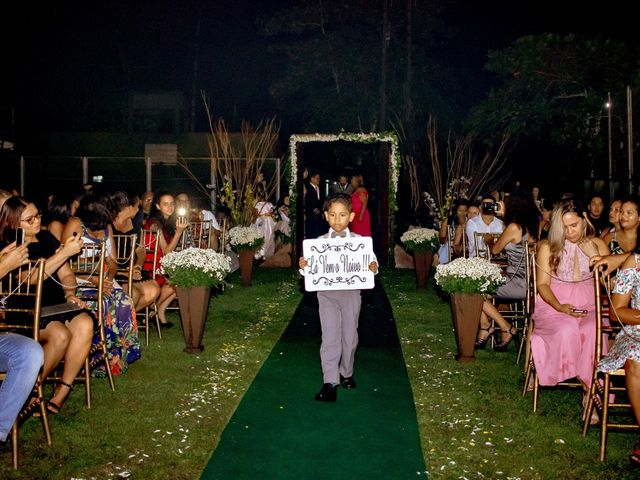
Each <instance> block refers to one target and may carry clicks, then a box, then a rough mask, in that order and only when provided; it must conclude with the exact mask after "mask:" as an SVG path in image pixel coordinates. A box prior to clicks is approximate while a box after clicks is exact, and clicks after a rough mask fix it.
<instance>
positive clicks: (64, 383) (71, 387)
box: [59, 380, 73, 390]
mask: <svg viewBox="0 0 640 480" xmlns="http://www.w3.org/2000/svg"><path fill="white" fill-rule="evenodd" d="M59 383H60V385H64V386H65V387H67V388H68V389H69V390H73V384H72V383H67V382H63V381H62V380H60V382H59Z"/></svg>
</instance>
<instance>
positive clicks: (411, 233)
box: [400, 228, 440, 252]
mask: <svg viewBox="0 0 640 480" xmlns="http://www.w3.org/2000/svg"><path fill="white" fill-rule="evenodd" d="M400 241H401V242H402V243H403V244H404V248H405V250H407V251H408V252H437V251H438V249H439V248H440V240H439V239H438V232H437V231H436V230H434V229H432V228H412V229H410V230H407V231H406V232H404V233H403V234H402V236H401V237H400Z"/></svg>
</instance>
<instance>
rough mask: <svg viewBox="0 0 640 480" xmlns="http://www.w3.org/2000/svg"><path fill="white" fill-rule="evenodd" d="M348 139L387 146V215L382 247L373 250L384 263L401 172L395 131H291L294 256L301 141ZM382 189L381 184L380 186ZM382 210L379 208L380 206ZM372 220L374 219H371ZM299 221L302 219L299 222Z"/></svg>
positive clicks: (299, 239) (299, 240)
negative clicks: (292, 132)
mask: <svg viewBox="0 0 640 480" xmlns="http://www.w3.org/2000/svg"><path fill="white" fill-rule="evenodd" d="M338 141H344V142H351V143H360V144H374V143H379V144H381V145H383V146H385V147H386V155H385V156H386V159H385V161H386V162H387V164H388V168H387V169H386V172H385V173H386V175H385V176H386V185H385V186H386V194H387V195H385V196H384V199H383V200H384V201H383V202H381V205H382V206H383V207H384V209H383V212H384V214H385V215H386V218H385V219H384V220H385V221H383V225H380V227H382V231H383V232H384V236H383V238H382V239H381V246H382V248H383V250H384V251H382V252H376V254H377V255H378V258H379V260H380V261H381V263H387V262H388V259H390V258H393V256H392V250H393V238H394V233H395V212H396V211H397V209H398V206H397V200H396V195H397V192H398V179H399V176H400V165H401V159H400V153H399V149H398V137H396V135H395V134H393V133H389V132H384V133H347V132H340V133H336V134H320V133H311V134H294V135H291V137H290V138H289V165H288V168H289V192H290V200H291V204H292V205H296V206H297V207H296V208H294V209H292V210H291V232H292V234H293V235H294V237H295V243H294V245H295V246H296V251H295V252H294V253H295V254H294V259H297V258H298V257H299V253H301V252H302V239H303V238H302V236H303V235H302V234H301V232H302V231H303V230H301V227H302V225H300V224H299V222H297V221H296V219H298V218H302V208H301V205H302V202H298V201H297V200H298V198H299V197H300V195H301V192H302V182H303V178H302V175H303V168H301V167H302V165H299V151H298V149H299V147H300V144H307V143H322V142H338ZM380 190H381V193H382V188H381V189H380ZM381 211H382V210H381ZM372 221H373V219H372ZM300 223H301V222H300Z"/></svg>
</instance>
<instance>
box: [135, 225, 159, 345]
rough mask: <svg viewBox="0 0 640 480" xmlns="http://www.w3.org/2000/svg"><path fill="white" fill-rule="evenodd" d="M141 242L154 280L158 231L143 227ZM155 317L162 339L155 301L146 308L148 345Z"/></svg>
mask: <svg viewBox="0 0 640 480" xmlns="http://www.w3.org/2000/svg"><path fill="white" fill-rule="evenodd" d="M140 242H141V245H142V247H143V248H144V255H145V261H144V270H145V271H147V272H149V273H150V276H151V278H153V279H154V280H155V279H157V277H158V272H157V271H156V269H157V264H158V254H159V251H160V242H159V241H158V232H156V231H153V230H145V229H142V230H141V231H140ZM152 318H155V322H156V329H157V331H158V338H160V339H162V330H161V328H160V319H159V318H158V306H157V305H156V303H155V302H153V303H152V304H151V305H149V306H147V307H146V308H145V309H144V336H145V342H146V345H147V346H149V328H150V322H151V319H152Z"/></svg>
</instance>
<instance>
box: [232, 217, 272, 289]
mask: <svg viewBox="0 0 640 480" xmlns="http://www.w3.org/2000/svg"><path fill="white" fill-rule="evenodd" d="M263 243H264V235H263V234H262V232H261V231H260V230H258V229H257V228H255V227H243V226H241V225H237V226H235V227H233V228H231V229H230V230H229V245H230V246H231V249H232V250H233V251H235V252H236V253H237V254H238V257H239V261H240V278H241V279H242V286H243V287H248V286H249V285H251V271H252V270H253V255H254V253H255V251H256V250H258V249H260V247H262V244H263Z"/></svg>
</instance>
